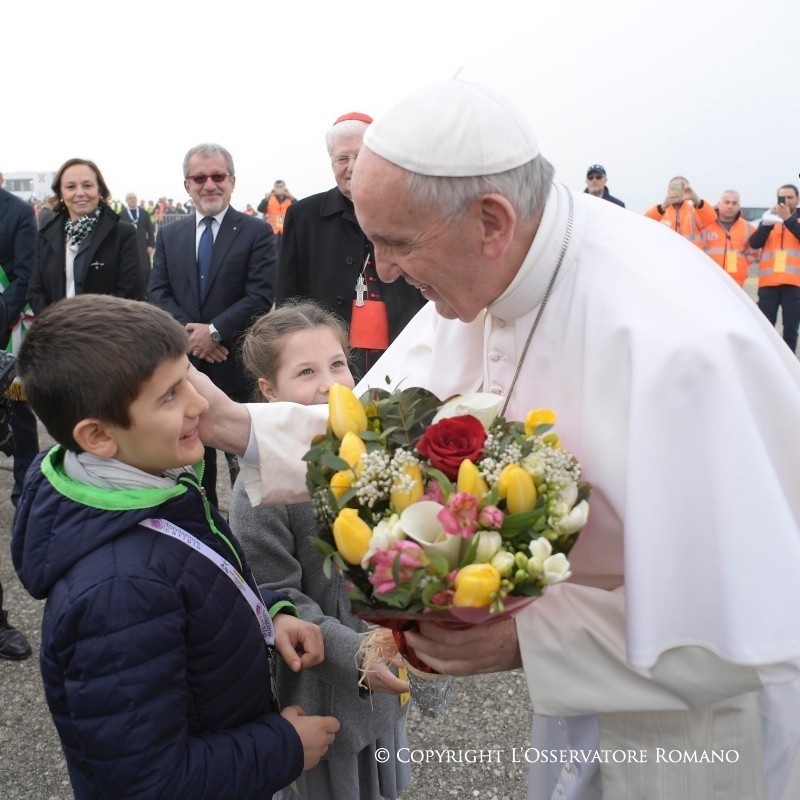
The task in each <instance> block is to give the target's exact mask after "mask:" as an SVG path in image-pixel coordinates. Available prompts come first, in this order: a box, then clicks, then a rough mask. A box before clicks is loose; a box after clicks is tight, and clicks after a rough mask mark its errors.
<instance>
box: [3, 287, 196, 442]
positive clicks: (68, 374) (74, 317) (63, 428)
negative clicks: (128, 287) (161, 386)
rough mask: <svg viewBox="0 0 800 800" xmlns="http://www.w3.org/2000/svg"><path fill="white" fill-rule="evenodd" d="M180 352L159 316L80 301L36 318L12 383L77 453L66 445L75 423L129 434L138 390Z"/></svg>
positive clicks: (175, 330) (180, 337)
mask: <svg viewBox="0 0 800 800" xmlns="http://www.w3.org/2000/svg"><path fill="white" fill-rule="evenodd" d="M186 348H187V335H186V331H185V330H184V329H183V327H182V326H181V325H180V323H178V322H177V321H176V320H175V319H173V318H172V317H171V316H170V315H169V314H167V312H166V311H162V310H161V309H160V308H157V307H156V306H154V305H151V304H150V303H145V302H141V301H138V300H124V299H122V298H121V297H112V296H110V295H101V294H83V295H78V296H77V297H70V298H67V299H66V300H60V301H59V302H57V303H54V304H53V305H52V306H50V307H49V308H47V309H46V310H45V311H44V312H43V313H42V314H41V315H40V316H39V317H37V319H36V323H35V324H34V325H33V327H32V328H31V330H30V331H29V332H28V335H27V337H26V338H25V340H24V341H23V343H22V347H21V348H20V351H19V355H18V356H17V375H18V376H19V378H20V380H21V382H22V388H23V389H24V391H25V395H26V397H27V399H28V401H29V402H30V404H31V406H32V407H33V410H34V411H35V412H36V415H37V416H38V417H39V419H41V421H42V422H43V423H44V426H45V427H46V428H47V431H48V433H49V434H50V435H51V436H52V437H53V438H54V439H55V440H56V441H57V442H58V443H59V444H60V445H63V446H64V447H66V448H67V449H68V450H72V451H74V452H80V447H79V446H78V445H77V443H76V442H75V440H74V439H73V437H72V431H73V429H74V428H75V425H77V423H78V422H80V421H81V420H82V419H89V418H95V419H99V420H102V421H103V422H108V423H111V424H112V425H117V426H119V427H120V428H129V427H130V418H129V409H130V406H131V403H133V401H134V400H135V399H136V398H137V397H138V395H139V392H140V391H141V388H142V386H143V384H144V383H145V382H146V381H147V380H148V379H149V378H150V376H151V375H152V374H153V372H154V371H155V369H156V367H158V365H159V364H160V363H161V362H162V361H164V360H165V359H174V358H180V357H181V356H182V355H185V354H186Z"/></svg>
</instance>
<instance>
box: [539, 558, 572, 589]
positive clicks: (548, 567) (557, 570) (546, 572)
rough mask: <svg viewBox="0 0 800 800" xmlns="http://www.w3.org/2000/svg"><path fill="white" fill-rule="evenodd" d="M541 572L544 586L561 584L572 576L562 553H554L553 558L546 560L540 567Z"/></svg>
mask: <svg viewBox="0 0 800 800" xmlns="http://www.w3.org/2000/svg"><path fill="white" fill-rule="evenodd" d="M542 572H543V576H542V580H543V581H544V582H545V583H546V584H551V583H561V581H565V580H566V579H567V578H569V576H570V575H572V571H571V570H570V568H569V561H567V557H566V556H565V555H564V554H563V553H556V554H555V555H554V556H549V557H548V558H546V559H545V561H544V564H543V565H542Z"/></svg>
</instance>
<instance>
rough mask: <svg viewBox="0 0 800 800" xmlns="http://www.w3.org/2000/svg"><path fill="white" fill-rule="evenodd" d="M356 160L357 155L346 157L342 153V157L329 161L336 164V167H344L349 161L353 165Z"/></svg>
mask: <svg viewBox="0 0 800 800" xmlns="http://www.w3.org/2000/svg"><path fill="white" fill-rule="evenodd" d="M357 158H358V153H354V154H353V155H346V154H345V153H342V155H340V156H336V158H332V159H331V161H333V163H334V164H336V166H337V167H344V166H346V165H347V164H349V163H350V162H351V161H352V162H354V163H355V160H356V159H357Z"/></svg>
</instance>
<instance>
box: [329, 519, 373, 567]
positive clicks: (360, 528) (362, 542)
mask: <svg viewBox="0 0 800 800" xmlns="http://www.w3.org/2000/svg"><path fill="white" fill-rule="evenodd" d="M371 538H372V528H370V527H369V525H367V523H366V522H364V520H363V519H361V517H359V516H358V511H356V509H355V508H343V509H342V510H341V511H340V512H339V516H338V517H336V519H335V520H334V522H333V540H334V542H336V549H337V550H338V551H339V555H340V556H341V557H342V558H343V559H344V560H345V561H346V562H347V563H348V564H360V563H361V559H362V558H364V554H365V553H366V552H367V548H368V547H369V540H370V539H371Z"/></svg>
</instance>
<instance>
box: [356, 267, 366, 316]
mask: <svg viewBox="0 0 800 800" xmlns="http://www.w3.org/2000/svg"><path fill="white" fill-rule="evenodd" d="M366 294H367V284H366V281H365V280H364V274H363V273H361V275H359V276H358V280H357V281H356V305H357V306H358V307H359V308H360V307H361V306H363V305H364V296H365V295H366Z"/></svg>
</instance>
